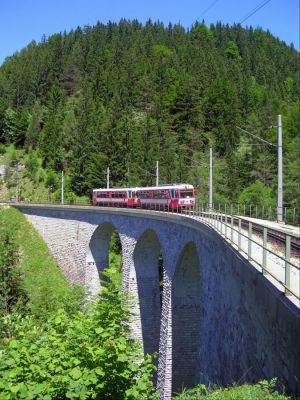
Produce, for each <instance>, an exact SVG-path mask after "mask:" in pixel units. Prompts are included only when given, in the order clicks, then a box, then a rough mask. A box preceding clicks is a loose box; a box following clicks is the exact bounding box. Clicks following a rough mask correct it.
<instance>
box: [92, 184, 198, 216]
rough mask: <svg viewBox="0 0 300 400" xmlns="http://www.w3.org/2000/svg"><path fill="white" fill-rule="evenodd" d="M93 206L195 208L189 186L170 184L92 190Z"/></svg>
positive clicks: (193, 196)
mask: <svg viewBox="0 0 300 400" xmlns="http://www.w3.org/2000/svg"><path fill="white" fill-rule="evenodd" d="M93 205H98V206H115V207H139V208H154V209H170V210H174V209H184V208H192V207H194V206H195V189H194V187H193V185H190V184H184V183H181V184H170V185H161V186H148V187H139V188H117V189H94V190H93Z"/></svg>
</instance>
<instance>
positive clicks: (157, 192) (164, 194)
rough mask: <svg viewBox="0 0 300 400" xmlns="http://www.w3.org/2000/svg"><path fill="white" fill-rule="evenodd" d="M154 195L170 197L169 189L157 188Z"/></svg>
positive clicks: (160, 197) (164, 197)
mask: <svg viewBox="0 0 300 400" xmlns="http://www.w3.org/2000/svg"><path fill="white" fill-rule="evenodd" d="M154 197H155V198H156V199H166V198H168V197H169V191H168V190H157V191H155V192H154Z"/></svg>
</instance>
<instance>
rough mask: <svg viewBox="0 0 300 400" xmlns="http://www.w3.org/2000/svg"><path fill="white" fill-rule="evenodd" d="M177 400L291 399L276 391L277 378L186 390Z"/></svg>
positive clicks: (199, 386)
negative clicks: (211, 388)
mask: <svg viewBox="0 0 300 400" xmlns="http://www.w3.org/2000/svg"><path fill="white" fill-rule="evenodd" d="M174 399H176V400H200V399H203V400H254V399H255V400H289V399H290V397H288V396H285V395H284V394H281V393H279V392H278V391H277V390H276V378H274V379H271V380H270V381H265V380H264V381H260V382H258V383H257V384H244V385H239V386H233V387H228V388H224V389H223V388H220V389H215V390H212V391H211V390H208V389H207V388H206V387H205V385H198V386H196V387H195V388H193V389H189V390H187V389H184V390H183V391H182V393H180V394H178V395H177V396H175V397H174Z"/></svg>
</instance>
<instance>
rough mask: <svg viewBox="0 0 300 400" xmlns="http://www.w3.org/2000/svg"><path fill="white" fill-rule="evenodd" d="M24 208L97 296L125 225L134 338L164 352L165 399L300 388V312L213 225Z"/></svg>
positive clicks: (65, 265) (150, 214) (133, 214)
mask: <svg viewBox="0 0 300 400" xmlns="http://www.w3.org/2000/svg"><path fill="white" fill-rule="evenodd" d="M16 207H18V208H19V209H20V210H21V211H22V212H23V213H24V214H25V215H26V217H27V219H28V220H29V221H30V222H31V223H32V224H33V225H34V227H35V228H36V229H37V231H38V232H39V233H40V235H41V236H42V238H43V239H44V241H45V242H46V243H47V245H48V247H49V249H50V251H51V252H52V254H53V256H54V257H55V259H56V260H57V262H58V264H59V265H60V267H61V268H62V270H63V272H64V274H65V276H66V278H67V279H68V281H69V282H70V283H73V282H77V283H80V284H82V285H84V286H85V287H86V288H87V289H88V290H90V291H91V292H92V293H96V292H97V291H98V290H99V287H100V284H99V272H100V271H101V270H103V269H104V268H105V267H107V266H108V248H109V241H110V238H111V235H112V232H113V231H114V230H116V231H117V232H118V234H119V237H120V241H121V244H122V256H123V288H124V290H127V291H130V292H132V293H133V295H134V296H135V297H136V300H137V301H136V306H135V310H133V314H134V316H135V318H134V323H133V335H134V336H135V337H136V338H138V339H140V340H141V341H142V344H143V349H144V352H145V353H153V352H157V353H158V362H157V363H158V371H157V377H156V379H157V388H158V390H159V392H160V399H170V397H171V393H173V392H176V391H178V390H180V388H181V387H182V386H183V385H185V386H194V385H196V384H198V383H204V384H209V383H217V384H223V385H226V384H231V383H232V382H244V381H257V380H259V379H262V378H267V379H269V378H272V377H278V379H279V381H280V382H282V383H283V384H284V385H285V386H286V387H287V388H288V390H290V391H291V392H292V393H294V394H299V393H300V382H299V381H300V362H299V360H300V346H299V338H300V313H299V309H298V308H297V307H296V306H294V305H293V304H292V303H291V302H290V301H289V300H288V299H287V298H286V297H284V296H283V294H282V293H280V292H279V291H278V290H277V289H276V288H275V287H274V286H273V285H272V284H271V283H270V282H269V281H268V280H267V279H266V278H265V277H264V276H263V275H261V274H260V273H259V272H258V271H257V270H256V269H255V268H254V267H253V266H252V265H251V264H250V263H249V262H248V261H247V260H246V259H245V258H243V257H242V256H241V255H240V254H239V253H238V252H237V251H236V250H235V249H234V248H233V247H231V246H230V245H229V244H228V243H227V241H225V240H224V239H223V238H222V237H221V236H220V235H218V234H217V233H216V232H215V231H214V230H212V229H211V228H209V227H208V226H206V225H205V224H203V223H201V222H199V221H196V220H194V219H192V218H189V217H187V216H183V215H174V214H168V213H158V212H154V211H142V210H129V209H107V208H106V209H103V208H95V207H78V206H38V205H22V204H21V205H17V206H16ZM161 256H162V258H163V273H162V272H161V271H160V270H159V266H158V265H159V258H160V257H161ZM162 276H163V286H162V289H161V286H160V281H161V279H162Z"/></svg>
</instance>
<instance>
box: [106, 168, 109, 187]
mask: <svg viewBox="0 0 300 400" xmlns="http://www.w3.org/2000/svg"><path fill="white" fill-rule="evenodd" d="M106 188H107V189H109V167H107V171H106Z"/></svg>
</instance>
